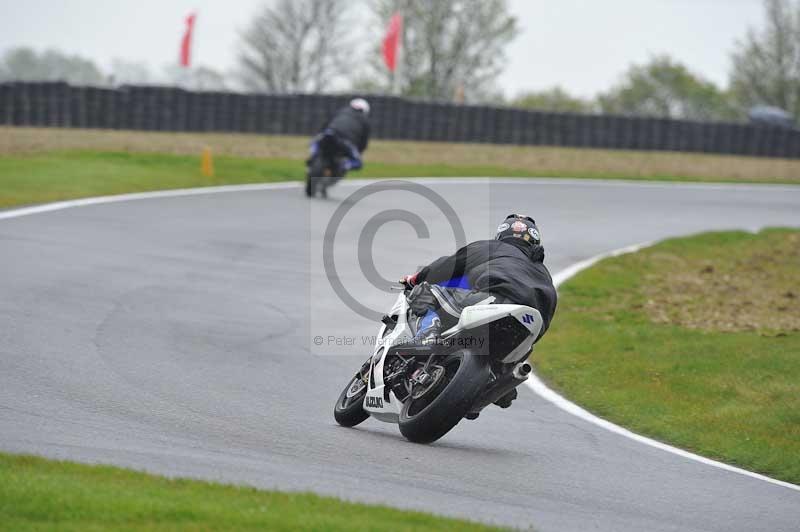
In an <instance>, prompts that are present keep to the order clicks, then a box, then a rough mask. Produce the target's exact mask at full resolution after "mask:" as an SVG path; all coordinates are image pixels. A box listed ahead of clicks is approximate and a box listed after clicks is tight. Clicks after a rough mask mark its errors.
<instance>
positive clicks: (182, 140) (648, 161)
mask: <svg viewBox="0 0 800 532" xmlns="http://www.w3.org/2000/svg"><path fill="white" fill-rule="evenodd" d="M205 146H209V147H211V149H212V150H213V152H214V153H215V154H216V155H230V156H240V157H260V158H287V159H297V160H302V159H304V158H305V157H306V155H307V150H308V139H307V138H305V137H288V136H264V135H246V134H234V133H229V134H227V133H207V134H204V133H154V132H139V131H106V130H90V129H58V128H12V127H0V155H12V154H26V153H31V154H33V153H42V152H48V151H56V150H77V149H90V150H107V151H132V152H158V153H175V154H187V155H195V154H198V153H200V151H201V150H202V149H203V147H205ZM366 160H367V163H368V164H369V163H370V162H377V163H388V164H413V165H429V164H445V165H452V166H471V167H475V166H486V167H493V168H508V169H514V170H519V171H524V172H530V174H531V175H538V176H547V175H553V176H564V175H576V176H600V177H629V178H652V177H658V176H669V177H678V178H695V179H706V180H746V181H763V182H787V181H789V182H794V181H796V182H798V183H800V160H790V159H767V158H755V157H738V156H726V155H705V154H688V153H670V152H644V151H623V150H596V149H574V148H552V147H542V146H500V145H491V144H456V143H445V142H403V141H375V142H373V143H371V144H370V148H369V150H368V152H367V154H366Z"/></svg>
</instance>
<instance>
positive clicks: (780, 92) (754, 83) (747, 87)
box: [731, 0, 800, 118]
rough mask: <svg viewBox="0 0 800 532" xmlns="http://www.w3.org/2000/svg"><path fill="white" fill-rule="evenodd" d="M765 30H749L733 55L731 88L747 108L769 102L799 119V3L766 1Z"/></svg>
mask: <svg viewBox="0 0 800 532" xmlns="http://www.w3.org/2000/svg"><path fill="white" fill-rule="evenodd" d="M764 8H765V13H766V25H765V28H764V29H763V31H761V32H757V31H755V30H754V29H750V31H749V32H748V33H747V36H746V37H745V39H744V40H742V41H740V42H738V43H737V49H736V51H735V52H734V54H733V71H732V74H731V90H732V92H733V94H734V96H735V97H736V99H737V101H738V102H739V103H740V104H741V105H742V106H744V107H751V106H753V105H758V104H767V105H772V106H776V107H780V108H782V109H785V110H787V111H789V112H790V113H791V114H792V115H794V116H795V117H796V118H800V6H798V5H797V4H795V3H794V2H792V1H790V0H765V2H764Z"/></svg>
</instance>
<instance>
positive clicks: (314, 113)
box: [0, 82, 800, 159]
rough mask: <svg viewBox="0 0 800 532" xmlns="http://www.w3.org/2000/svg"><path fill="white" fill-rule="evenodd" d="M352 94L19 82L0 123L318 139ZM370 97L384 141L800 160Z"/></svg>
mask: <svg viewBox="0 0 800 532" xmlns="http://www.w3.org/2000/svg"><path fill="white" fill-rule="evenodd" d="M350 97H351V96H350V95H329V94H244V93H232V92H230V93H228V92H192V91H187V90H184V89H180V88H175V87H158V86H122V87H118V88H114V89H110V88H104V87H73V86H70V85H68V84H66V83H61V82H42V83H30V82H11V83H0V125H6V126H44V127H66V128H94V129H129V130H142V131H193V132H211V131H218V132H242V133H260V134H271V135H306V136H310V135H313V134H314V133H316V132H317V131H318V130H319V129H320V128H321V127H322V125H323V124H324V123H325V121H326V120H327V119H328V118H329V117H330V116H331V114H332V113H333V112H334V111H335V110H336V109H338V108H339V107H342V106H344V105H346V104H347V102H348V100H349V99H350ZM367 97H368V98H369V99H370V101H371V104H372V109H373V113H372V120H371V122H372V124H373V130H372V131H373V137H374V138H379V139H395V140H419V141H444V142H476V143H491V144H515V145H538V146H568V147H577V148H603V149H624V150H657V151H679V152H698V153H719V154H732V155H748V156H759V157H783V158H792V159H796V158H800V130H794V129H787V128H781V127H776V126H767V125H755V124H743V123H726V122H694V121H688V120H669V119H663V118H647V117H628V116H614V115H591V114H578V113H550V112H543V111H532V110H527V109H513V108H508V107H505V108H502V107H487V106H483V105H457V104H453V103H443V102H429V101H416V100H409V99H404V98H398V97H394V96H386V95H375V96H367Z"/></svg>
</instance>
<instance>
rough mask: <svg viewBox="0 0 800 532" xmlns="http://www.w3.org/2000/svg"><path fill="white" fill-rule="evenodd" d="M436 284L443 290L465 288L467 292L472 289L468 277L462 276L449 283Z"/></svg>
mask: <svg viewBox="0 0 800 532" xmlns="http://www.w3.org/2000/svg"><path fill="white" fill-rule="evenodd" d="M436 284H437V285H439V286H441V287H442V288H464V289H465V290H470V289H471V288H472V287H471V286H470V285H469V279H467V276H466V275H462V276H461V277H453V278H452V279H450V280H449V281H445V282H443V283H436Z"/></svg>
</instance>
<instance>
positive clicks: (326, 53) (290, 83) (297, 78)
mask: <svg viewBox="0 0 800 532" xmlns="http://www.w3.org/2000/svg"><path fill="white" fill-rule="evenodd" d="M347 6H348V3H347V2H344V1H336V0H275V1H273V2H272V3H270V4H267V5H265V6H264V7H263V8H261V10H260V12H259V13H258V15H257V16H256V18H255V19H254V20H253V21H252V22H251V24H250V26H249V27H248V28H247V29H246V30H245V31H244V32H243V33H242V35H241V46H242V51H241V53H240V56H239V66H240V76H241V78H242V81H243V83H244V84H245V86H246V87H247V88H249V89H255V90H267V91H270V92H283V93H285V92H307V91H313V92H321V91H325V90H326V89H328V88H329V84H330V83H331V82H332V81H333V80H334V79H335V78H336V77H337V75H339V74H340V73H341V72H345V71H346V69H345V64H346V60H347V58H348V55H349V54H350V48H351V47H350V45H349V40H348V33H347V29H348V28H347V22H348V19H347V16H348V13H347V11H348V8H347Z"/></svg>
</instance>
